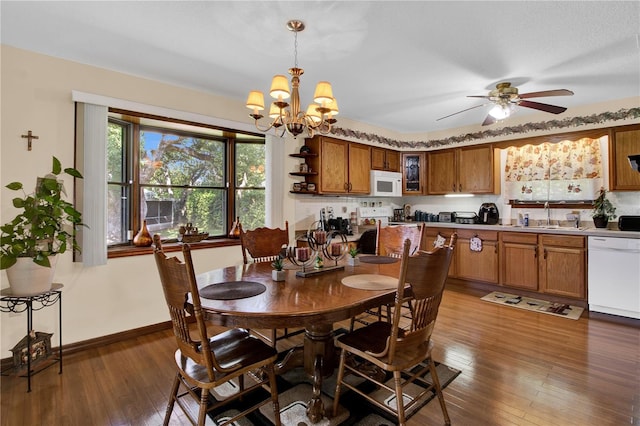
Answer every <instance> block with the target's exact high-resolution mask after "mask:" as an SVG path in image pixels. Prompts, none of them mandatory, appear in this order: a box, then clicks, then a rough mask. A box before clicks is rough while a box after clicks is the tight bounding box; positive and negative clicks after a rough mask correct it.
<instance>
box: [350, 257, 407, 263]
mask: <svg viewBox="0 0 640 426" xmlns="http://www.w3.org/2000/svg"><path fill="white" fill-rule="evenodd" d="M358 259H360V262H363V263H396V262H398V261H399V260H400V259H398V258H397V257H391V256H360V257H358Z"/></svg>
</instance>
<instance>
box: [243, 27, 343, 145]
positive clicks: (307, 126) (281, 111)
mask: <svg viewBox="0 0 640 426" xmlns="http://www.w3.org/2000/svg"><path fill="white" fill-rule="evenodd" d="M287 28H288V29H289V31H292V32H293V34H294V37H295V42H294V66H293V68H289V74H291V90H289V82H288V81H287V77H286V76H284V75H275V76H274V77H273V80H272V81H271V90H270V91H269V94H270V95H271V97H272V98H274V99H275V101H273V102H272V103H271V106H270V108H269V118H270V119H272V121H271V123H270V124H269V125H268V126H267V127H264V128H263V127H260V125H259V123H258V121H259V120H260V119H261V118H263V117H264V116H263V115H262V114H261V113H260V111H263V110H264V95H263V93H262V92H261V91H259V90H252V91H251V92H249V97H248V98H247V108H249V109H251V110H252V111H253V112H252V113H251V114H249V116H250V117H252V118H253V119H254V120H255V124H256V127H257V128H258V130H260V131H263V132H266V131H268V130H270V129H271V128H273V129H276V130H275V131H276V133H277V132H278V130H277V129H278V128H279V127H283V130H282V134H281V135H280V136H283V135H284V133H285V131H286V132H287V133H289V134H290V135H292V136H293V137H294V138H295V137H297V136H298V135H299V134H301V133H303V132H304V131H305V130H306V132H307V133H308V135H309V137H312V136H313V134H314V132H319V133H321V134H327V133H329V131H330V130H331V125H332V124H334V123H335V122H336V119H335V118H334V117H335V116H336V115H338V103H337V102H336V100H335V98H334V97H333V90H332V89H331V83H329V82H328V81H320V82H319V83H318V85H317V86H316V90H315V92H314V95H313V101H314V102H315V103H311V104H309V106H308V107H307V110H306V112H304V111H302V110H301V109H300V95H299V93H298V88H299V86H300V76H301V75H302V74H304V70H303V69H302V68H298V33H299V32H301V31H303V30H304V28H305V26H304V22H302V21H299V20H291V21H289V22H287ZM289 97H291V104H289V103H287V102H286V99H289Z"/></svg>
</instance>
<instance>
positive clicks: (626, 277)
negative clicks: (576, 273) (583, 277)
mask: <svg viewBox="0 0 640 426" xmlns="http://www.w3.org/2000/svg"><path fill="white" fill-rule="evenodd" d="M588 253H589V267H588V268H589V272H588V280H589V281H588V289H589V290H588V291H589V310H590V311H595V312H603V313H606V314H613V315H620V316H623V317H630V318H637V319H640V239H635V238H612V237H596V236H591V237H589V250H588Z"/></svg>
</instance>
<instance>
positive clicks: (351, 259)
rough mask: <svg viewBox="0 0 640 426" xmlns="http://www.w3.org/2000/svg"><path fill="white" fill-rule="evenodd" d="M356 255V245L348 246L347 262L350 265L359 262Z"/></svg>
mask: <svg viewBox="0 0 640 426" xmlns="http://www.w3.org/2000/svg"><path fill="white" fill-rule="evenodd" d="M357 255H358V249H357V248H356V247H353V246H351V247H349V257H348V258H347V264H349V265H351V266H356V265H359V264H360V259H358V258H357V257H356V256H357Z"/></svg>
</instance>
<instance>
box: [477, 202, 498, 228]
mask: <svg viewBox="0 0 640 426" xmlns="http://www.w3.org/2000/svg"><path fill="white" fill-rule="evenodd" d="M478 218H479V220H478V223H484V224H486V225H497V224H498V222H499V221H500V212H498V206H496V205H495V203H482V205H481V206H480V210H478Z"/></svg>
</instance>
